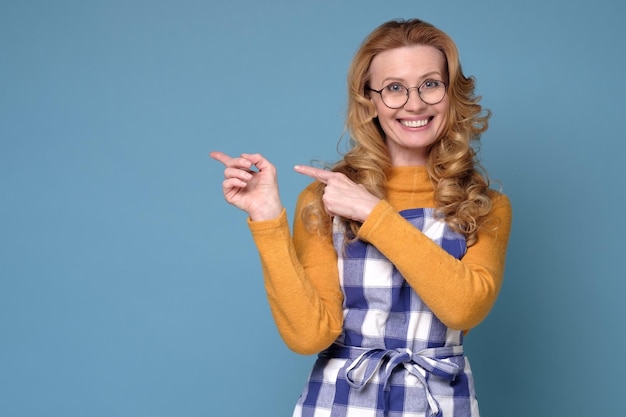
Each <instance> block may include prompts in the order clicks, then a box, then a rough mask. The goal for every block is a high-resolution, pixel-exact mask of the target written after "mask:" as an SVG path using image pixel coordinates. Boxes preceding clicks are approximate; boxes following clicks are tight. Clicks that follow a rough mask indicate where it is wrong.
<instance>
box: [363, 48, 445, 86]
mask: <svg viewBox="0 0 626 417" xmlns="http://www.w3.org/2000/svg"><path fill="white" fill-rule="evenodd" d="M445 62H446V60H445V57H444V55H443V52H441V51H440V50H438V49H436V48H434V47H432V46H426V45H414V46H403V47H401V48H394V49H389V50H387V51H384V52H381V53H379V54H378V55H376V56H375V57H374V58H373V59H372V63H371V64H370V68H369V73H370V77H371V79H372V82H376V81H382V80H384V79H386V78H397V79H401V80H406V81H414V80H417V79H419V78H420V77H423V76H425V75H427V74H433V73H438V74H439V75H440V76H442V77H443V75H444V74H445V73H446V72H447V71H446V68H445Z"/></svg>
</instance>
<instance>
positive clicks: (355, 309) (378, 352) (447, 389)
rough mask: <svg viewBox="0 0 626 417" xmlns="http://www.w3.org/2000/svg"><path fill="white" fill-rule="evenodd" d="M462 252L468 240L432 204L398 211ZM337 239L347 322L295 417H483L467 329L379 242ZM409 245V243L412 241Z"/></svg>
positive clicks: (336, 233)
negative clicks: (425, 296) (431, 301)
mask: <svg viewBox="0 0 626 417" xmlns="http://www.w3.org/2000/svg"><path fill="white" fill-rule="evenodd" d="M400 214H401V215H402V216H403V217H404V218H405V219H407V220H408V221H409V222H410V223H411V224H412V225H413V226H415V227H417V228H418V229H420V230H421V231H422V232H424V234H426V235H427V236H428V237H430V238H431V239H432V240H433V241H435V242H436V243H438V244H439V245H440V246H441V247H442V248H443V249H445V250H446V251H447V252H448V253H450V254H451V255H452V256H454V257H456V258H457V259H460V258H461V257H462V256H463V255H464V254H465V250H466V243H465V239H464V237H463V236H462V235H460V234H458V233H456V232H453V231H452V230H451V229H450V228H449V227H448V226H447V225H446V224H445V222H444V221H442V220H441V219H438V218H436V215H435V211H434V209H411V210H405V211H403V212H401V213H400ZM333 241H334V245H335V249H336V250H337V254H338V257H339V260H338V267H339V277H340V285H341V288H342V291H343V293H344V326H343V332H342V334H341V335H340V336H339V337H338V338H337V340H336V341H335V343H334V344H333V345H332V346H330V347H329V348H328V349H326V350H325V351H323V352H321V353H320V354H319V355H318V358H317V360H316V362H315V365H314V367H313V370H312V372H311V375H310V376H309V379H308V381H307V384H306V386H305V387H304V390H303V392H302V395H301V396H300V398H299V399H298V402H297V404H296V407H295V410H294V413H293V417H431V416H438V417H478V415H479V414H478V403H477V400H476V395H475V392H474V383H473V378H472V373H471V370H470V367H469V362H468V361H467V358H466V357H465V356H464V355H463V334H462V332H461V331H458V330H451V329H449V328H447V327H446V326H445V325H444V324H443V323H442V322H441V321H440V320H439V319H438V318H437V317H436V316H435V315H434V314H433V313H432V311H431V310H430V309H429V308H428V307H427V306H426V305H425V304H424V303H423V302H422V300H421V299H420V298H419V296H418V295H417V293H416V292H415V291H414V290H413V289H412V288H411V287H410V286H409V285H408V283H407V282H406V281H405V279H404V278H403V277H402V275H401V274H400V273H399V271H398V270H397V269H396V268H395V267H394V265H393V264H392V263H391V262H390V261H389V260H388V259H387V258H386V257H385V256H384V255H383V254H381V253H380V252H379V251H378V250H377V249H376V248H375V247H374V246H372V245H370V244H368V243H366V242H363V241H359V240H357V241H355V242H353V243H350V244H348V245H345V246H344V233H343V229H342V227H341V226H340V223H339V222H338V221H335V223H334V227H333ZM407 250H411V248H407Z"/></svg>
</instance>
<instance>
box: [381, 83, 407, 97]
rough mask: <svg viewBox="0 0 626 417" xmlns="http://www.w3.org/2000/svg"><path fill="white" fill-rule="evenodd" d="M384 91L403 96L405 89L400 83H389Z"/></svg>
mask: <svg viewBox="0 0 626 417" xmlns="http://www.w3.org/2000/svg"><path fill="white" fill-rule="evenodd" d="M385 90H387V91H388V92H390V93H394V94H404V93H405V91H406V87H405V86H403V85H402V84H400V83H391V84H389V85H388V86H386V87H385Z"/></svg>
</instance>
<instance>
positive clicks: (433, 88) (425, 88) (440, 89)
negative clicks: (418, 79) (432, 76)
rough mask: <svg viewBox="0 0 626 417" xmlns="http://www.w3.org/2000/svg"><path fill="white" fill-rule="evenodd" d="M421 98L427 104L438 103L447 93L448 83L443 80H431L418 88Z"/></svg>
mask: <svg viewBox="0 0 626 417" xmlns="http://www.w3.org/2000/svg"><path fill="white" fill-rule="evenodd" d="M418 92H419V95H420V98H421V99H422V100H423V101H424V103H427V104H437V103H439V102H440V101H441V100H443V96H445V94H446V85H445V84H444V83H443V82H442V81H436V80H429V81H426V82H424V84H422V85H421V86H420V88H419V89H418Z"/></svg>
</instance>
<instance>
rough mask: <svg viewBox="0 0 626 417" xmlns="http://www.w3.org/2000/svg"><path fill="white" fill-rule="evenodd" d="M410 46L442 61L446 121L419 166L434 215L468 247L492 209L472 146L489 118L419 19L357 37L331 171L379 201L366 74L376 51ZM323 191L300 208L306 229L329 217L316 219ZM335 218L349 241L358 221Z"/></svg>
mask: <svg viewBox="0 0 626 417" xmlns="http://www.w3.org/2000/svg"><path fill="white" fill-rule="evenodd" d="M413 45H426V46H432V47H434V48H436V49H438V50H440V51H441V52H443V54H444V56H445V59H446V65H447V78H448V80H447V82H448V89H447V94H448V97H449V100H448V102H449V108H448V116H447V118H446V122H445V125H444V128H443V129H442V132H441V135H440V137H439V138H438V139H437V140H436V141H435V142H434V143H433V144H432V145H431V146H430V148H429V149H428V159H427V162H426V168H427V170H428V174H429V176H430V179H431V181H432V182H433V185H434V187H435V192H434V202H435V205H436V209H437V212H438V213H439V215H441V216H442V217H443V218H444V219H445V221H446V223H447V224H448V225H449V226H450V227H451V228H452V229H454V230H456V231H457V232H459V233H461V234H463V235H464V236H465V238H466V240H467V243H468V245H472V244H473V243H475V242H476V239H477V232H478V230H479V228H480V226H481V225H482V223H483V222H484V219H485V216H486V215H487V214H488V213H489V211H490V210H491V205H492V204H491V199H490V197H489V194H488V190H489V180H488V178H487V175H486V173H485V172H484V170H483V169H482V167H481V166H480V164H479V162H478V160H477V158H476V150H475V149H474V148H473V147H472V144H473V143H475V142H478V140H479V139H480V135H481V134H482V133H483V132H484V131H485V130H487V127H488V119H489V117H490V116H491V113H490V112H489V111H488V110H486V111H484V112H483V109H482V107H481V106H480V105H479V104H478V102H479V100H480V97H478V96H476V95H475V94H474V84H475V81H474V78H473V77H466V76H465V75H464V74H463V72H462V69H461V64H460V61H459V53H458V50H457V48H456V45H455V44H454V41H453V40H452V39H451V38H450V37H449V36H448V35H447V34H446V33H444V32H443V31H441V30H439V29H437V28H436V27H434V26H433V25H431V24H429V23H427V22H424V21H422V20H419V19H410V20H391V21H388V22H386V23H383V24H382V25H380V26H379V27H378V28H376V29H375V30H374V31H373V32H372V33H371V34H370V35H369V36H368V37H366V38H365V40H364V41H363V43H362V44H361V47H360V48H359V50H358V51H357V53H356V55H355V56H354V59H353V61H352V64H351V66H350V69H349V72H348V109H347V118H346V130H347V131H348V132H349V133H350V138H349V149H348V150H347V151H346V152H345V154H344V156H343V159H342V160H340V161H339V162H337V163H336V164H335V165H334V166H333V167H332V168H331V170H332V171H335V172H341V173H343V174H345V175H346V176H348V177H349V178H350V179H351V180H352V181H354V182H356V183H358V184H362V185H363V186H364V187H365V188H366V189H367V190H368V191H369V192H371V193H372V194H374V195H376V196H377V197H379V198H385V196H386V192H387V190H386V179H387V173H388V171H389V169H390V168H391V160H390V157H389V153H388V151H387V146H386V143H385V133H384V131H383V130H382V128H381V126H380V124H379V122H378V119H377V118H376V113H375V108H374V104H373V103H372V101H371V100H370V98H369V95H368V88H369V82H370V72H369V69H370V64H371V62H372V59H373V58H374V57H375V56H376V55H378V54H380V53H381V52H384V51H387V50H389V49H395V48H400V47H404V46H413ZM323 190H324V185H323V184H318V187H317V188H316V189H315V192H316V194H317V195H318V196H319V198H317V199H316V201H315V202H314V203H312V204H311V205H310V206H308V207H307V208H306V209H305V210H304V212H303V220H304V222H305V224H306V225H307V227H308V228H310V229H318V231H321V232H323V233H327V232H328V231H329V230H330V219H329V218H328V217H327V216H324V209H323V206H322V201H321V197H322V194H323ZM343 221H344V223H345V224H346V226H347V228H346V230H349V231H351V232H352V233H351V234H352V236H353V237H354V236H356V234H357V232H358V229H359V227H360V225H361V223H359V222H356V221H352V220H347V219H344V220H343Z"/></svg>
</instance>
